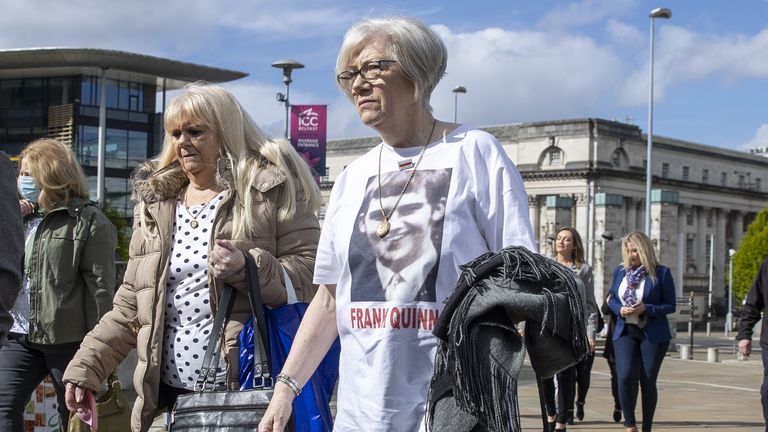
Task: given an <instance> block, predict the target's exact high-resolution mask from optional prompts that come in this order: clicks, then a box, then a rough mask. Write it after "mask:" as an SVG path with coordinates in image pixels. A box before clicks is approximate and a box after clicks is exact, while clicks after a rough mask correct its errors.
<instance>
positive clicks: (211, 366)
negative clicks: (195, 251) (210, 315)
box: [194, 284, 235, 391]
mask: <svg viewBox="0 0 768 432" xmlns="http://www.w3.org/2000/svg"><path fill="white" fill-rule="evenodd" d="M233 293H234V288H232V286H231V285H229V284H226V285H224V291H222V293H221V299H220V300H219V308H218V309H217V310H216V316H215V317H214V319H213V328H212V329H211V335H210V338H209V339H208V348H207V349H206V350H205V355H204V356H203V366H202V367H201V368H200V374H199V375H198V376H197V380H196V381H195V387H194V388H195V391H203V390H206V389H207V386H209V385H210V386H211V389H213V388H214V387H215V385H216V374H217V372H218V366H219V359H220V354H219V346H220V345H219V338H220V336H221V333H222V330H223V329H224V325H225V323H226V322H227V321H229V316H230V315H231V314H232V306H233V305H234V304H235V296H234V295H233ZM222 343H223V341H222Z"/></svg>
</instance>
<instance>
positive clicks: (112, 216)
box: [101, 206, 130, 261]
mask: <svg viewBox="0 0 768 432" xmlns="http://www.w3.org/2000/svg"><path fill="white" fill-rule="evenodd" d="M101 211H103V212H104V216H106V217H107V219H109V221H110V222H112V224H113V225H115V228H116V229H117V250H116V251H115V252H116V253H117V256H118V257H119V258H120V259H121V260H122V261H127V260H128V242H129V241H130V239H129V238H128V221H127V220H126V219H125V218H124V217H123V215H121V214H120V212H118V211H117V210H115V209H114V208H112V207H107V206H104V208H102V209H101Z"/></svg>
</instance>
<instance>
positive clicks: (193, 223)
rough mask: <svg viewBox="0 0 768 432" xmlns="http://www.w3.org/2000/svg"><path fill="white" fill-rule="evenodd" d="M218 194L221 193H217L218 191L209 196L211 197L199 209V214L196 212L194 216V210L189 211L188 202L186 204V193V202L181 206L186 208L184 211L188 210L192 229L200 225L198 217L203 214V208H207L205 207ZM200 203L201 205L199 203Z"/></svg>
mask: <svg viewBox="0 0 768 432" xmlns="http://www.w3.org/2000/svg"><path fill="white" fill-rule="evenodd" d="M185 192H186V190H185ZM218 195H219V194H218V192H217V193H216V194H215V195H214V196H212V197H211V198H209V199H208V201H206V202H205V203H203V205H202V207H200V211H199V212H197V214H196V215H194V216H192V212H191V211H189V207H188V206H187V204H186V201H187V199H186V194H185V197H184V202H183V203H182V204H181V206H182V207H183V208H184V211H186V212H187V216H189V219H190V222H189V226H191V227H192V229H196V228H197V227H198V226H200V224H199V223H198V222H197V217H198V216H200V214H201V213H202V212H203V210H204V209H205V208H206V207H207V206H208V204H210V203H211V201H213V199H214V198H216V197H217V196H218ZM198 205H199V204H198Z"/></svg>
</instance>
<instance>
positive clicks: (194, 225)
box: [189, 219, 197, 229]
mask: <svg viewBox="0 0 768 432" xmlns="http://www.w3.org/2000/svg"><path fill="white" fill-rule="evenodd" d="M189 225H191V226H192V229H195V228H197V221H196V220H194V219H192V222H190V223H189Z"/></svg>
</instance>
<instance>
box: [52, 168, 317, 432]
mask: <svg viewBox="0 0 768 432" xmlns="http://www.w3.org/2000/svg"><path fill="white" fill-rule="evenodd" d="M151 171H152V170H151V167H149V166H148V167H146V169H145V170H144V172H145V173H146V172H151ZM144 175H145V176H147V175H148V174H144ZM135 178H137V179H139V180H135V185H134V187H135V195H136V196H137V198H138V199H141V200H143V201H144V202H145V203H146V214H145V217H144V221H145V222H144V223H142V218H141V217H140V215H139V214H135V215H134V221H135V222H134V232H133V237H132V239H131V243H130V249H129V250H130V258H129V260H128V265H127V268H126V271H125V278H124V280H123V283H122V285H121V286H120V288H119V289H118V291H117V293H116V295H115V299H114V307H113V309H112V311H111V312H109V313H107V314H106V315H105V316H104V317H103V318H102V319H101V321H100V322H99V323H98V324H97V325H96V327H95V328H94V329H93V330H92V331H91V332H90V333H88V335H87V336H86V338H85V339H84V340H83V343H82V345H81V347H80V350H79V351H78V352H77V354H76V355H75V358H74V359H73V360H72V362H71V363H70V364H69V366H68V367H67V370H66V372H65V374H64V381H66V382H72V383H75V384H77V385H80V386H82V387H85V388H88V389H91V390H95V389H98V387H99V384H100V383H101V382H103V381H104V380H106V378H107V376H108V375H109V374H110V373H111V372H112V371H114V370H115V369H116V368H117V365H118V364H119V363H120V362H121V361H122V360H123V359H124V358H125V356H126V355H128V353H129V352H130V350H131V349H132V348H134V347H136V349H137V354H138V365H137V367H136V370H135V372H134V376H133V384H134V386H135V388H136V391H137V393H138V398H137V399H136V403H135V405H134V407H133V413H132V418H131V427H132V429H133V430H134V431H146V430H148V429H149V427H150V425H151V424H152V421H153V418H154V417H155V415H156V411H157V409H158V389H159V383H160V366H161V356H162V347H163V342H162V341H163V329H164V320H165V317H164V314H165V303H166V302H165V298H166V291H165V286H166V279H167V275H166V272H167V269H168V262H169V255H170V251H171V238H172V227H173V220H174V212H175V208H176V199H177V197H178V196H179V193H180V191H181V189H182V188H183V187H184V186H185V185H186V184H187V178H186V176H185V175H184V173H183V172H182V171H181V170H180V169H169V170H162V171H159V172H158V173H155V174H152V175H151V176H148V177H147V178H145V179H142V173H141V172H139V173H138V174H137V175H136V177H135ZM285 179H286V177H285V174H284V173H283V172H282V171H280V170H279V169H278V168H277V167H275V166H273V165H269V164H264V166H263V167H262V169H261V170H260V175H259V178H258V181H257V182H256V184H257V185H258V186H257V187H256V188H254V189H252V193H253V206H252V209H251V211H252V212H253V213H255V214H259V215H261V217H260V218H259V220H261V223H259V224H258V227H257V230H258V232H257V233H256V234H255V235H254V236H253V238H252V239H249V240H246V241H242V240H237V241H234V244H235V245H236V246H237V248H238V249H240V250H242V251H243V252H246V253H250V254H251V255H252V256H253V257H254V259H255V260H256V263H257V265H258V267H259V281H260V283H261V293H262V299H263V301H264V303H265V304H268V305H280V304H284V303H285V302H286V293H285V286H284V280H283V271H282V268H284V269H285V270H286V272H287V273H288V275H289V277H290V278H291V281H292V283H293V286H294V288H295V290H296V296H297V298H298V299H299V300H303V301H310V300H311V299H312V297H313V296H314V295H315V292H316V291H317V287H316V286H315V285H313V284H312V272H313V268H314V263H315V253H316V251H317V243H318V240H319V237H320V227H319V224H318V221H317V217H316V216H315V214H314V212H313V210H312V209H311V208H309V206H308V205H307V204H306V202H302V201H298V202H297V208H296V213H295V215H294V217H293V218H292V219H290V220H287V221H285V222H278V218H277V204H276V203H277V202H278V197H279V195H280V193H282V192H283V190H284V188H283V186H282V184H283V182H284V181H285ZM234 202H235V198H234V196H233V194H232V193H229V194H228V195H227V196H226V197H225V198H224V200H223V202H222V203H221V204H220V207H219V210H218V213H217V216H216V220H215V221H214V230H213V233H212V235H211V238H210V239H209V242H208V252H209V253H210V249H211V245H213V244H214V240H216V239H231V233H232V212H231V210H232V206H233V203H234ZM136 208H137V209H139V208H140V206H138V205H137V206H136ZM137 212H138V210H137ZM147 234H148V235H147ZM281 266H282V268H281ZM244 277H245V276H244V272H240V273H239V274H236V275H234V276H232V279H233V280H226V281H223V280H214V279H213V278H211V277H210V276H209V284H210V286H211V290H210V302H211V307H212V309H213V311H214V313H215V311H216V306H217V304H218V298H219V295H220V292H221V289H222V288H223V285H224V282H228V283H232V284H233V285H234V286H235V288H237V291H238V295H237V297H236V300H235V306H234V308H233V311H232V316H231V319H230V321H229V323H228V325H227V327H226V329H225V335H226V341H225V350H226V353H225V354H226V356H225V358H226V359H227V361H228V362H227V363H228V376H229V380H230V385H231V387H232V388H236V387H237V386H239V384H237V381H238V379H237V376H238V360H237V358H238V346H237V345H238V342H237V336H238V334H239V332H240V330H241V328H242V326H243V324H244V323H245V321H247V320H248V318H249V317H250V305H249V302H248V297H247V295H246V294H245V293H246V291H245V281H244Z"/></svg>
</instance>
